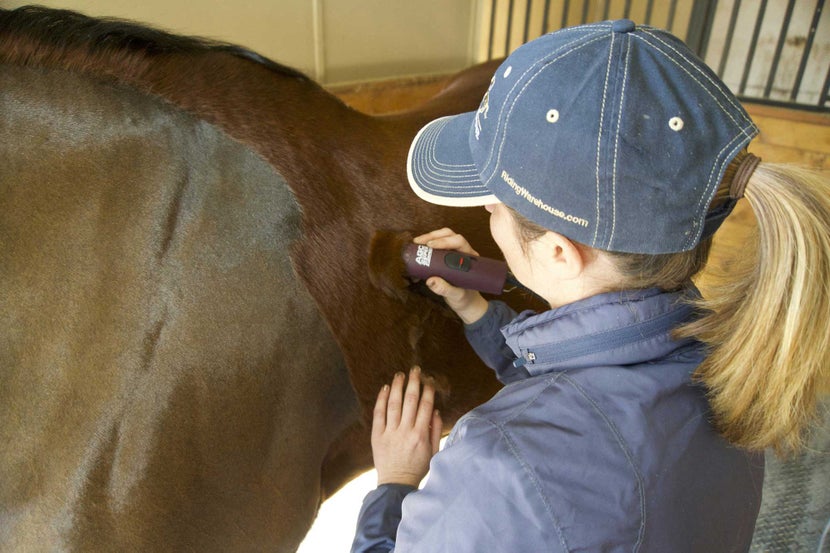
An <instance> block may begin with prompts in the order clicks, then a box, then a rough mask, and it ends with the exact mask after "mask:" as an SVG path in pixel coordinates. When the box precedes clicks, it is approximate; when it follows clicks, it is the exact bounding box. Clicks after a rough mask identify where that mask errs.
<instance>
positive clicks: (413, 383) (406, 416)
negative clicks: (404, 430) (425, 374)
mask: <svg viewBox="0 0 830 553" xmlns="http://www.w3.org/2000/svg"><path fill="white" fill-rule="evenodd" d="M420 399H421V368H420V367H412V369H411V370H410V371H409V383H408V384H407V385H406V394H405V395H404V399H403V408H402V410H401V424H404V425H406V426H412V425H413V423H414V422H415V418H416V416H417V414H418V409H419V406H420V402H419V400H420Z"/></svg>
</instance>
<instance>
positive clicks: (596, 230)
mask: <svg viewBox="0 0 830 553" xmlns="http://www.w3.org/2000/svg"><path fill="white" fill-rule="evenodd" d="M615 34H616V33H611V47H610V48H608V65H607V66H606V67H605V84H604V85H603V87H602V105H601V106H600V112H599V129H597V153H596V160H597V163H596V171H595V172H594V173H595V175H596V178H597V218H596V226H595V227H594V239H593V242H592V243H591V246H596V244H597V234H599V222H600V219H599V154H600V147H601V143H602V123H603V121H604V120H605V97H606V96H607V95H608V79H609V78H610V75H611V58H612V57H613V53H614V35H615Z"/></svg>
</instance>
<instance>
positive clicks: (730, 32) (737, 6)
mask: <svg viewBox="0 0 830 553" xmlns="http://www.w3.org/2000/svg"><path fill="white" fill-rule="evenodd" d="M739 11H741V0H735V3H734V4H732V13H731V14H730V15H729V27H728V28H727V30H726V40H725V41H724V43H723V52H721V56H720V63H719V64H718V76H719V77H721V78H722V77H723V74H724V71H725V70H726V60H728V59H729V50H731V49H732V39H733V38H734V37H735V23H737V21H738V12H739Z"/></svg>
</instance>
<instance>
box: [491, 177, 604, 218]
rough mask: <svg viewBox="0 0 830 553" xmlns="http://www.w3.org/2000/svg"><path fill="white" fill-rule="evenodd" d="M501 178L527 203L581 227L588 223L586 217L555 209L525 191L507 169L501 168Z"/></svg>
mask: <svg viewBox="0 0 830 553" xmlns="http://www.w3.org/2000/svg"><path fill="white" fill-rule="evenodd" d="M501 180H503V181H504V182H505V183H506V184H507V186H509V187H510V188H512V189H513V192H515V193H516V195H517V196H519V197H521V198H524V199H525V200H527V201H528V202H529V203H531V204H533V205H535V206H536V207H538V208H539V209H541V210H542V211H546V212H548V213H550V214H551V215H554V216H555V217H559V218H560V219H562V220H564V221H568V222H569V223H574V224H575V225H579V226H581V227H587V226H588V225H589V224H590V223H589V222H588V220H587V219H583V218H581V217H574V216H573V215H569V214H567V213H565V212H563V211H562V210H559V209H556V208H555V207H553V206H550V205H548V204H546V203H545V202H543V201H542V200H540V199H539V198H537V197H535V196H534V195H533V194H531V193H530V192H528V191H527V188H525V187H524V186H522V185H520V184H519V183H517V182H516V179H514V178H513V177H511V176H510V173H508V172H507V171H504V170H502V172H501Z"/></svg>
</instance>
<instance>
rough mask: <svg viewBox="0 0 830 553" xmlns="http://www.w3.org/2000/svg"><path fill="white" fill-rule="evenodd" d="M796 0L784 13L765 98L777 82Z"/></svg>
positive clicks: (792, 1) (790, 3)
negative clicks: (779, 64)
mask: <svg viewBox="0 0 830 553" xmlns="http://www.w3.org/2000/svg"><path fill="white" fill-rule="evenodd" d="M793 9H795V0H790V1H789V2H788V3H787V11H786V12H785V13H784V22H783V23H782V24H781V32H780V33H779V35H778V43H777V44H776V45H775V54H774V55H773V56H772V67H770V70H769V76H768V77H767V84H766V86H765V87H764V96H763V97H764V98H769V96H770V93H771V92H772V85H773V83H774V82H775V74H776V73H778V62H779V61H781V51H782V50H784V43H785V42H786V41H787V33H788V32H789V30H790V21H792V18H793Z"/></svg>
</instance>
